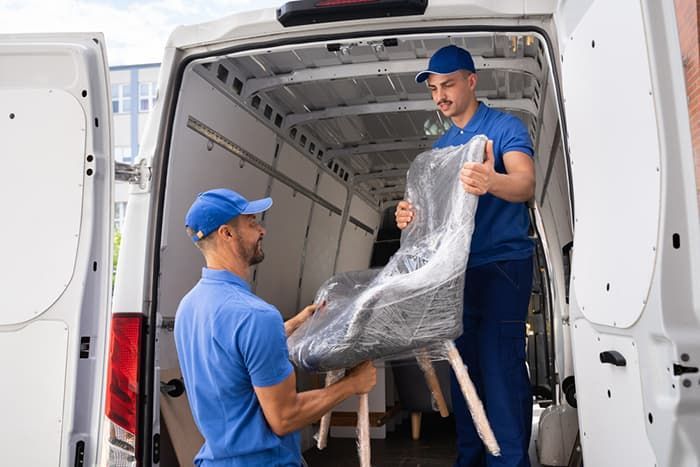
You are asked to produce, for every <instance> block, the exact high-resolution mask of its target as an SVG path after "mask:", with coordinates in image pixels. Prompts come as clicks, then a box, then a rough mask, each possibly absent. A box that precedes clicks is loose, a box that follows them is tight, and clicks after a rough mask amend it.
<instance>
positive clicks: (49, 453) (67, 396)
mask: <svg viewBox="0 0 700 467" xmlns="http://www.w3.org/2000/svg"><path fill="white" fill-rule="evenodd" d="M103 44H104V38H103V36H102V35H101V34H52V35H22V36H13V35H6V36H0V70H2V72H1V73H0V114H2V116H3V117H2V119H0V134H1V135H2V140H3V151H2V154H3V160H2V165H3V167H4V170H6V173H7V174H8V175H10V176H8V177H5V179H4V181H3V183H2V185H1V186H0V196H1V197H2V199H3V200H4V204H3V215H4V216H5V220H6V221H7V222H6V228H4V229H2V232H0V256H1V257H2V262H3V268H2V271H0V284H1V285H0V289H1V290H2V293H0V309H2V316H0V370H1V374H2V384H0V413H2V418H0V433H2V436H0V453H1V454H0V455H1V456H2V462H1V463H2V464H3V465H76V464H78V462H80V465H82V463H85V464H86V465H91V464H94V463H95V462H96V452H97V447H98V439H99V438H98V435H99V426H100V421H101V415H102V399H103V398H102V394H103V375H104V361H105V353H106V336H107V317H108V315H109V303H110V292H111V274H112V258H111V252H112V241H111V240H112V237H111V233H112V230H111V228H112V209H113V207H112V186H113V185H112V181H113V180H114V172H113V170H114V169H113V160H112V155H111V139H110V134H111V118H110V108H109V91H108V89H109V85H108V78H107V69H106V58H105V51H104V48H103ZM8 116H9V118H8Z"/></svg>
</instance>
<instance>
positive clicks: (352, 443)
mask: <svg viewBox="0 0 700 467" xmlns="http://www.w3.org/2000/svg"><path fill="white" fill-rule="evenodd" d="M455 442H456V437H455V426H454V418H453V417H452V416H449V417H447V418H442V417H440V415H439V414H437V413H435V414H432V413H424V414H423V417H422V422H421V436H420V439H419V440H417V441H414V440H413V439H411V419H410V417H407V418H406V419H404V420H403V421H402V422H401V424H399V425H397V426H396V428H395V430H394V431H392V432H387V435H386V439H373V440H371V450H372V465H378V466H382V467H399V466H400V467H414V466H420V467H438V466H439V467H445V466H450V465H452V463H453V462H454V459H455V456H456V453H457V450H456V446H455ZM304 459H305V460H306V463H307V464H308V465H309V467H327V466H329V465H333V466H334V467H356V466H357V465H359V460H358V456H357V440H356V439H355V438H329V439H328V445H327V447H326V448H325V449H324V450H323V451H319V450H318V449H316V447H312V448H311V449H308V450H307V451H305V452H304Z"/></svg>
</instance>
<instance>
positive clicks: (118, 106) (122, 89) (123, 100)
mask: <svg viewBox="0 0 700 467" xmlns="http://www.w3.org/2000/svg"><path fill="white" fill-rule="evenodd" d="M112 112H113V113H115V114H122V113H129V112H131V87H130V85H128V84H113V85H112Z"/></svg>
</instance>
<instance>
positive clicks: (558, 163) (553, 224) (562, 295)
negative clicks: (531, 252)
mask: <svg viewBox="0 0 700 467" xmlns="http://www.w3.org/2000/svg"><path fill="white" fill-rule="evenodd" d="M540 115H541V117H540V123H539V127H538V130H537V132H536V133H535V141H534V144H535V159H534V161H535V177H536V188H535V199H534V205H535V210H536V213H537V214H536V218H537V219H536V220H537V221H538V222H536V223H537V224H539V225H537V226H536V227H537V229H538V235H539V237H540V241H541V242H542V247H543V250H544V254H545V256H546V261H547V264H542V265H540V267H545V268H547V270H548V276H549V280H550V284H549V287H550V289H551V297H550V298H551V300H552V303H551V307H552V308H553V313H552V318H553V319H552V321H553V322H552V323H551V326H552V329H553V337H554V349H555V352H554V354H555V362H554V363H555V368H556V373H557V374H558V375H559V380H560V381H561V380H563V379H564V378H565V377H566V376H569V375H572V374H573V366H572V357H571V348H570V345H569V343H568V342H569V340H568V336H569V329H568V324H565V323H567V322H568V314H569V310H568V280H569V271H570V267H569V266H567V264H568V257H565V254H564V248H565V247H566V245H568V244H569V243H570V242H572V241H573V231H572V224H573V223H572V213H571V204H570V199H569V197H570V194H569V182H568V176H567V170H568V169H567V167H568V162H567V160H566V156H565V154H564V146H563V142H562V141H563V138H562V130H561V121H560V115H559V111H558V107H557V96H556V86H553V85H551V77H549V78H547V85H546V89H545V92H544V93H543V101H542V104H541V108H540Z"/></svg>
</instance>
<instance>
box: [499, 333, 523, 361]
mask: <svg viewBox="0 0 700 467" xmlns="http://www.w3.org/2000/svg"><path fill="white" fill-rule="evenodd" d="M500 335H501V336H500V337H501V363H502V364H503V365H504V366H506V367H508V368H513V367H517V366H520V365H522V364H523V363H524V362H525V357H526V352H525V321H501V323H500Z"/></svg>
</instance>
